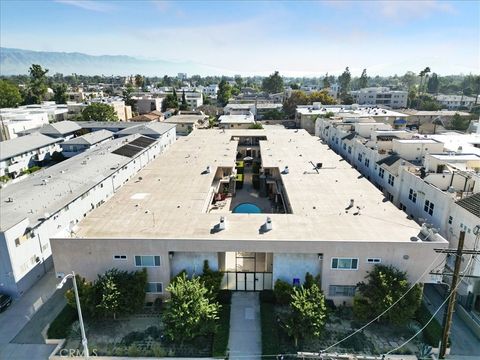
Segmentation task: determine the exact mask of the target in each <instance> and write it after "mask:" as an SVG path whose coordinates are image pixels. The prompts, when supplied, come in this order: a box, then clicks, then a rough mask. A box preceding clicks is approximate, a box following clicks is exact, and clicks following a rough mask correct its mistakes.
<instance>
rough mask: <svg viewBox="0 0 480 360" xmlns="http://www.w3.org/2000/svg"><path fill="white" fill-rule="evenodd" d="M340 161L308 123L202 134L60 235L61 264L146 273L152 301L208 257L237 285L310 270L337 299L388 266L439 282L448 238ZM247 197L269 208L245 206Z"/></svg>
mask: <svg viewBox="0 0 480 360" xmlns="http://www.w3.org/2000/svg"><path fill="white" fill-rule="evenodd" d="M243 149H245V155H246V156H248V157H250V158H254V161H257V163H258V164H259V165H260V169H261V173H260V175H259V177H258V181H259V184H258V190H257V189H256V187H254V186H251V182H250V181H252V180H250V178H249V177H247V176H245V177H239V176H238V175H237V173H236V162H235V160H237V159H238V157H239V155H240V156H243V154H244V152H243ZM340 160H341V158H340V157H339V156H338V155H336V154H335V153H333V152H332V151H329V149H328V147H327V146H326V145H324V144H322V143H321V142H320V141H318V138H315V137H312V136H310V135H309V134H308V133H307V132H306V131H304V130H296V131H292V130H286V129H282V128H280V127H277V126H275V127H274V126H270V127H266V128H265V129H263V130H253V129H252V130H243V129H241V130H224V131H218V130H204V131H194V132H193V133H192V134H191V135H190V136H188V137H184V138H180V139H179V140H177V142H176V143H175V144H173V145H172V148H171V151H168V152H166V153H165V154H164V155H162V156H161V157H160V158H159V159H158V160H157V161H154V162H152V163H150V164H149V165H148V166H147V167H146V168H145V169H144V170H143V171H142V172H140V173H139V174H138V176H137V178H138V180H137V181H135V182H133V183H131V184H130V185H129V186H126V187H123V188H122V189H121V190H120V191H118V192H117V193H116V194H115V198H114V201H109V202H107V203H106V204H105V205H103V206H101V207H100V208H98V209H95V210H94V211H93V212H92V214H91V215H90V216H87V217H86V218H85V219H83V221H82V222H80V223H79V224H78V226H77V227H76V229H75V230H74V231H75V233H74V234H70V235H69V234H68V233H67V234H60V235H58V236H56V237H54V238H53V239H52V240H51V244H52V253H53V258H54V264H55V271H56V273H57V276H62V275H64V274H66V273H68V272H71V271H75V273H77V274H79V275H80V276H82V277H85V278H86V279H87V280H88V281H93V280H95V279H96V278H97V277H98V275H99V274H102V273H104V272H105V271H106V270H107V269H110V268H119V269H121V270H126V271H134V270H138V269H142V268H146V269H147V270H146V271H147V274H148V282H149V286H148V290H147V298H146V301H153V300H154V299H155V298H158V297H161V298H168V296H169V294H168V293H167V291H166V289H167V288H168V285H169V283H170V281H171V279H172V278H173V277H174V276H176V275H177V274H178V273H179V272H181V271H182V270H186V272H187V273H188V275H192V274H199V273H200V272H201V271H202V267H203V263H204V261H205V260H208V262H209V265H210V267H211V268H212V269H214V270H220V271H222V272H223V274H222V276H223V279H222V282H221V288H222V289H229V290H233V291H260V290H264V289H272V288H273V285H274V283H275V281H276V280H277V279H280V280H283V281H286V282H288V283H289V284H293V285H295V284H299V285H300V284H301V283H302V282H303V280H304V278H305V274H306V273H307V272H309V273H310V274H312V275H313V276H319V278H320V279H321V288H322V291H323V292H324V294H325V296H326V297H327V298H328V299H331V300H332V301H333V302H334V303H335V304H337V305H342V304H352V302H353V298H354V295H355V292H356V287H357V284H358V283H359V282H360V281H363V280H364V279H365V276H366V275H367V274H368V272H369V271H371V270H372V269H373V267H374V266H375V264H378V263H381V264H385V265H392V266H395V267H397V268H399V269H400V270H402V271H406V272H407V273H408V278H409V281H410V282H413V281H417V280H418V279H420V280H419V281H420V282H421V283H429V282H435V281H437V277H436V276H431V275H428V271H429V270H430V269H433V268H434V267H435V265H437V263H435V264H434V261H433V260H435V259H438V256H437V254H436V253H435V251H434V249H436V248H444V247H447V246H448V243H447V241H446V240H445V239H444V238H442V236H440V235H439V234H436V233H434V231H433V230H430V229H422V227H421V226H419V225H417V224H416V223H415V222H414V221H412V220H409V219H407V218H406V216H405V215H404V214H403V213H402V211H401V210H399V209H398V208H397V207H395V206H394V205H393V204H391V203H390V202H384V201H383V195H382V194H381V193H380V192H379V191H378V190H377V189H376V188H375V187H374V186H373V185H372V184H371V183H370V182H368V181H367V179H365V178H363V177H361V176H359V175H360V174H359V173H358V172H357V171H356V170H355V169H352V167H351V166H350V164H348V163H347V162H346V161H340ZM309 161H310V162H312V164H311V163H310V162H309ZM237 164H238V163H237ZM240 179H242V180H243V181H245V182H246V183H247V184H248V186H245V185H244V186H243V187H240V185H239V184H238V183H239V182H240ZM245 199H248V202H250V203H251V204H253V205H254V206H256V208H255V210H258V211H260V213H255V214H245V213H241V212H242V211H241V210H240V209H239V208H238V205H242V204H243V205H244V202H245ZM250 206H252V205H250ZM440 261H441V260H439V262H440ZM425 274H427V275H425Z"/></svg>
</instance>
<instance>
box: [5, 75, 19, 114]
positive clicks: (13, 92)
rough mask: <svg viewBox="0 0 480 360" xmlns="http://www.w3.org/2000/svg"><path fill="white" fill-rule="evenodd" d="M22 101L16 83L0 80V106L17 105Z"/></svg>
mask: <svg viewBox="0 0 480 360" xmlns="http://www.w3.org/2000/svg"><path fill="white" fill-rule="evenodd" d="M21 102H22V95H21V94H20V90H19V88H18V86H17V85H15V84H13V83H11V82H10V81H7V80H0V108H8V107H17V106H18V105H20V103H21Z"/></svg>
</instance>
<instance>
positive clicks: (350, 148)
mask: <svg viewBox="0 0 480 360" xmlns="http://www.w3.org/2000/svg"><path fill="white" fill-rule="evenodd" d="M348 153H349V154H351V153H352V147H351V146H349V147H348Z"/></svg>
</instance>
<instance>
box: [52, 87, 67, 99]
mask: <svg viewBox="0 0 480 360" xmlns="http://www.w3.org/2000/svg"><path fill="white" fill-rule="evenodd" d="M67 100H68V96H67V85H66V84H55V86H54V87H53V101H55V103H56V104H66V103H67Z"/></svg>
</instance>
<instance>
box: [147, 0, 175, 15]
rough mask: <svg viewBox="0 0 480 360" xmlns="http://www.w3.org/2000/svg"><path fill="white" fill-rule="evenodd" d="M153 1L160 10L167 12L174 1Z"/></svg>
mask: <svg viewBox="0 0 480 360" xmlns="http://www.w3.org/2000/svg"><path fill="white" fill-rule="evenodd" d="M151 3H152V4H153V6H154V7H155V8H156V9H157V10H158V11H160V12H162V13H164V12H167V11H168V10H170V8H171V7H172V3H171V2H170V1H167V0H152V1H151Z"/></svg>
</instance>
